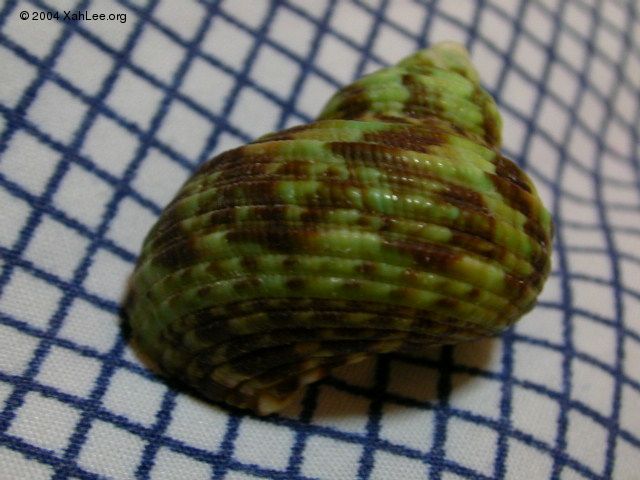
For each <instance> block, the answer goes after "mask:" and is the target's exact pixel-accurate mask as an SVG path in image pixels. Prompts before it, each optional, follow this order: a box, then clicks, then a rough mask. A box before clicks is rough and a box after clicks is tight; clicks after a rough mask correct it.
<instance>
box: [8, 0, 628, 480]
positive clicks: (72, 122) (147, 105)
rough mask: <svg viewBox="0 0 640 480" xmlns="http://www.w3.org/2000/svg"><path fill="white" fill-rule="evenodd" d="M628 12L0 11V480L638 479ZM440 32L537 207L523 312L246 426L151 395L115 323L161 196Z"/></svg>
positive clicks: (154, 386)
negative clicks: (492, 103)
mask: <svg viewBox="0 0 640 480" xmlns="http://www.w3.org/2000/svg"><path fill="white" fill-rule="evenodd" d="M639 9H640V4H639V3H638V2H636V1H633V0H631V1H623V0H531V1H526V0H477V1H471V0H468V1H467V0H464V1H463V0H439V1H438V0H432V1H420V2H419V1H413V0H406V1H400V0H391V1H389V0H339V1H337V0H283V1H277V2H272V3H270V2H266V1H256V0H254V1H239V0H234V1H231V0H225V1H221V2H215V1H204V0H202V1H196V0H194V1H192V2H188V3H187V2H180V3H179V4H178V3H177V2H174V1H170V0H164V1H162V2H159V1H155V0H149V1H146V0H120V1H118V2H106V1H100V2H98V1H95V2H90V1H86V0H82V1H79V2H76V1H75V0H65V1H62V0H56V1H54V0H50V1H49V0H48V1H44V0H33V1H29V2H26V1H25V2H16V1H13V0H8V1H4V2H0V478H2V479H5V478H6V479H41V478H42V479H44V478H55V479H63V478H65V479H66V478H74V479H79V478H82V479H84V478H90V479H93V478H115V479H133V478H140V479H146V478H152V479H160V478H166V479H171V478H180V479H200V478H202V479H209V478H212V479H222V478H224V479H227V480H239V479H253V478H279V479H297V478H320V479H340V480H343V479H344V480H348V479H352V478H358V479H403V480H404V479H424V478H429V479H447V480H449V479H455V478H474V479H475V478H477V479H488V478H509V479H519V478H525V479H543V478H562V479H581V478H587V479H599V478H617V479H638V478H640V253H639V251H640V248H639V247H640V161H639V158H640V141H639V137H640V128H639V127H638V125H640V18H639V11H638V10H639ZM65 10H67V11H69V10H72V11H73V12H76V13H77V12H78V11H82V12H85V11H88V12H89V14H93V13H106V14H107V15H108V14H125V15H126V20H125V21H124V22H122V21H118V20H113V21H109V20H104V21H99V20H89V21H87V20H85V21H71V20H65V19H64V18H63V15H64V11H65ZM56 11H57V12H59V17H60V18H59V19H58V20H56V19H51V16H52V15H53V13H54V12H56ZM21 12H27V14H28V16H29V19H28V20H23V19H22V18H21ZM34 12H36V15H41V13H40V12H44V16H40V17H39V19H38V20H35V19H33V18H32V16H33V14H34ZM47 13H49V14H50V16H49V18H50V19H47ZM120 18H121V17H120ZM440 40H458V41H460V42H463V43H464V44H466V46H467V48H468V49H469V50H470V51H471V54H472V58H473V61H474V63H475V64H476V65H477V67H478V69H479V71H480V75H481V78H482V80H483V83H484V85H485V86H486V88H487V89H488V90H489V91H490V92H491V93H492V94H493V95H494V96H495V97H496V99H497V101H498V103H499V106H500V109H501V112H502V114H503V117H504V123H505V131H504V139H505V152H506V154H507V155H508V156H510V157H511V158H513V159H515V160H516V161H517V162H518V163H519V164H520V165H521V166H522V167H523V168H525V169H526V170H527V172H528V173H529V174H530V175H531V177H532V178H533V180H534V181H535V183H536V184H537V186H538V188H539V190H540V193H541V195H542V197H543V199H544V200H545V203H546V205H547V206H548V207H549V209H550V211H551V212H552V213H553V215H554V218H555V222H556V227H557V228H556V237H555V248H554V257H553V265H554V266H553V271H552V274H551V277H550V278H549V281H548V283H547V285H546V288H545V290H544V292H543V294H542V295H541V298H540V301H539V303H538V306H537V307H536V308H535V309H534V310H533V311H532V312H531V313H529V314H528V315H527V316H526V317H525V318H524V319H523V320H522V321H521V322H520V323H519V324H518V325H516V326H515V328H512V329H510V330H509V331H507V332H506V334H505V335H503V336H502V337H501V338H497V339H492V340H488V341H483V342H477V343H474V344H469V345H464V346H460V347H455V348H452V347H446V348H442V349H436V350H434V351H432V352H429V353H427V354H426V355H425V356H424V357H420V358H413V357H407V356H402V355H389V356H385V357H383V358H379V359H378V360H377V361H372V362H369V363H365V364H361V365H356V366H352V367H348V368H345V369H342V370H340V371H337V372H336V373H335V374H334V375H333V376H331V377H330V378H329V379H327V380H325V381H322V382H320V383H318V384H316V385H313V386H311V387H310V388H308V389H307V390H306V392H305V393H304V395H303V396H301V397H300V400H299V401H297V402H296V403H294V405H292V406H291V407H290V408H288V409H287V410H286V411H285V412H283V413H282V414H280V415H275V416H271V417H267V418H258V417H255V416H252V415H250V414H247V413H246V412H240V411H236V410H229V409H226V408H224V407H221V406H216V405H210V404H206V403H204V402H201V401H199V400H197V399H195V398H193V397H191V396H189V395H187V394H185V393H182V392H180V391H178V390H176V389H175V388H173V387H168V386H167V385H166V384H165V382H163V380H162V379H160V378H158V377H157V376H155V375H154V374H153V373H152V372H150V371H149V370H148V369H147V368H146V367H145V366H144V363H143V362H142V361H141V360H140V359H139V358H138V356H137V355H136V354H135V352H134V351H132V350H131V349H130V347H129V345H128V344H127V342H126V341H125V339H124V338H123V335H122V333H121V330H120V326H119V324H120V321H119V317H118V312H119V304H120V299H121V296H122V293H123V291H124V289H125V283H126V279H127V276H128V274H129V273H130V272H131V271H132V268H133V264H134V261H135V259H136V255H137V253H138V251H139V249H140V245H141V241H142V238H143V236H144V235H145V233H146V232H147V230H148V229H149V227H150V226H151V224H152V223H153V222H154V220H155V218H156V217H157V216H158V214H159V213H160V211H161V209H162V207H163V205H165V204H166V203H167V202H168V201H169V200H170V199H171V197H172V195H173V193H174V192H175V191H176V189H177V188H178V187H179V186H180V184H181V183H182V182H183V181H184V180H185V179H186V178H187V176H188V175H189V174H190V173H191V172H192V171H193V170H194V169H195V168H196V166H197V165H198V164H200V163H201V162H203V161H205V160H206V159H208V158H210V157H211V156H212V155H213V154H215V153H216V152H220V151H222V150H225V149H228V148H229V147H231V146H235V145H238V144H242V143H244V142H247V141H250V140H251V139H253V138H255V137H256V136H258V135H261V134H263V133H266V132H268V131H272V130H276V129H281V128H283V127H286V126H291V125H294V124H299V123H304V122H307V121H309V120H310V119H312V118H313V117H314V115H316V114H317V113H318V111H319V109H320V106H321V105H322V104H323V102H324V101H325V100H326V99H327V98H328V97H329V95H330V94H331V93H332V92H333V91H334V90H335V89H336V88H338V87H339V86H340V85H343V84H345V83H347V82H349V81H350V80H352V79H354V78H356V77H359V76H361V75H362V74H364V73H367V72H369V71H372V70H375V69H377V68H379V67H380V66H383V65H388V64H390V63H394V62H396V61H397V60H399V59H400V58H401V57H403V56H405V55H407V54H409V53H411V52H413V51H415V50H416V49H418V48H422V47H425V46H427V45H429V44H430V43H432V42H435V41H440Z"/></svg>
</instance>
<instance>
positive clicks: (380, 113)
mask: <svg viewBox="0 0 640 480" xmlns="http://www.w3.org/2000/svg"><path fill="white" fill-rule="evenodd" d="M467 127H468V128H467ZM499 144H500V119H499V116H498V115H497V110H496V107H495V104H494V102H493V100H492V99H491V97H490V96H489V95H488V94H487V93H486V92H485V91H484V90H483V89H482V88H481V87H480V85H479V84H478V80H477V74H476V73H475V71H474V70H473V68H472V66H471V65H470V63H469V62H468V59H467V58H466V56H465V54H464V52H463V51H462V50H461V49H460V48H459V47H453V46H451V45H448V46H447V45H444V46H436V47H434V49H432V50H427V51H425V52H421V53H419V54H416V55H415V56H412V57H409V58H408V59H405V60H404V61H403V62H401V63H400V64H399V66H397V67H391V68H389V69H384V70H382V71H380V72H378V73H374V74H372V75H369V76H367V77H364V78H363V79H361V80H359V81H357V82H355V83H354V84H352V85H349V86H346V87H345V88H343V89H342V90H340V91H339V92H338V93H337V94H336V95H335V96H334V97H333V98H332V99H331V100H330V101H329V102H328V104H327V107H326V108H325V110H324V111H323V113H322V114H321V115H320V117H319V120H318V121H317V122H312V123H310V124H307V125H301V126H297V127H293V128H289V129H286V130H284V131H281V132H274V133H271V134H267V135H264V136H262V137H261V138H259V139H257V140H256V141H255V142H253V143H251V144H248V145H246V146H243V147H239V148H236V149H233V150H230V151H228V152H225V153H222V154H220V155H218V156H217V157H216V158H214V159H212V160H211V161H209V162H207V163H205V164H204V165H202V166H201V167H200V168H199V170H198V171H197V172H196V174H195V175H194V176H193V177H192V178H191V179H189V181H187V182H186V183H185V185H184V186H183V188H182V189H181V191H180V192H178V194H177V195H176V197H175V198H174V199H173V200H172V202H171V203H170V204H169V205H168V206H167V208H166V209H165V211H164V212H163V214H162V215H161V217H160V219H159V221H158V222H157V224H156V225H155V226H154V227H153V228H152V230H151V231H150V232H149V234H148V236H147V238H146V240H145V243H144V246H143V250H142V254H141V257H140V259H139V261H138V265H137V268H136V271H135V273H134V276H133V277H132V286H131V289H130V291H129V294H128V296H127V300H126V303H125V308H126V310H127V312H128V314H129V317H130V321H131V322H130V323H131V326H132V330H133V333H134V336H135V337H136V338H137V340H138V342H139V344H140V346H141V348H142V349H143V350H144V351H145V352H146V353H148V354H149V355H150V356H151V357H153V358H155V359H156V360H157V361H158V363H159V365H160V367H161V368H162V370H163V371H164V372H165V373H166V374H168V375H172V376H176V377H178V378H179V379H181V380H182V381H184V382H186V383H187V384H189V385H191V386H193V387H195V388H196V389H197V390H198V391H199V392H200V393H201V394H202V395H204V396H205V397H207V398H210V399H212V400H216V401H224V402H227V403H231V404H234V405H236V406H239V407H243V408H252V409H254V410H256V411H258V412H259V413H270V412H272V411H276V410H278V409H279V408H281V407H282V406H283V405H284V403H285V402H286V400H287V399H288V398H290V396H291V394H292V393H294V392H295V391H296V390H298V389H299V388H301V387H303V386H304V385H306V384H308V383H309V382H312V381H315V380H317V379H319V378H321V377H323V376H325V375H327V374H328V373H329V372H330V371H331V369H332V368H335V367H336V366H339V365H344V364H348V363H353V362H356V361H361V360H362V359H364V358H367V357H369V356H371V355H375V354H380V353H386V352H390V351H400V352H417V351H421V350H422V349H424V348H426V347H428V346H433V345H442V344H450V343H458V342H462V341H467V340H471V339H474V338H478V337H483V336H488V335H493V334H496V333H498V332H499V331H501V330H502V329H504V328H505V327H507V326H508V325H510V324H511V323H513V322H514V321H516V320H517V319H518V318H519V317H520V316H521V315H522V314H523V313H524V312H525V311H527V310H528V309H529V308H531V306H532V305H533V304H534V302H535V299H536V297H537V294H538V293H539V291H540V289H541V288H542V285H543V282H544V280H545V278H546V276H547V274H548V271H549V268H550V260H549V250H550V243H551V236H552V227H551V226H550V220H549V217H548V214H547V213H546V211H545V210H544V207H543V206H542V205H541V203H540V200H539V198H538V197H537V194H536V192H535V188H534V187H533V184H532V183H531V181H530V180H529V179H528V178H527V176H526V175H525V174H524V173H523V172H522V171H521V170H520V169H519V168H518V167H517V166H516V165H515V164H514V163H513V162H511V161H510V160H508V159H506V158H504V157H503V156H502V155H500V154H499V146H500V145H499Z"/></svg>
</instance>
